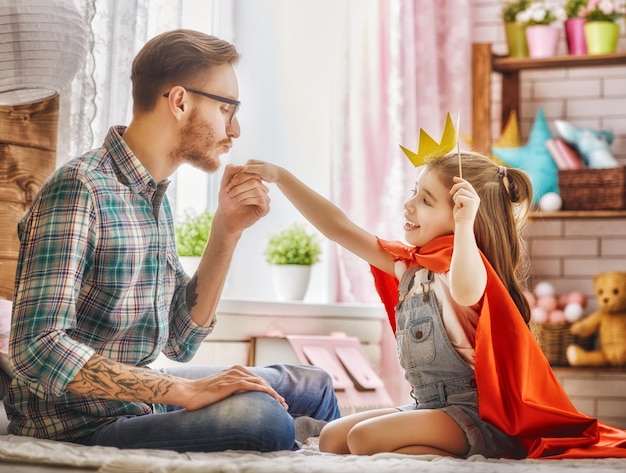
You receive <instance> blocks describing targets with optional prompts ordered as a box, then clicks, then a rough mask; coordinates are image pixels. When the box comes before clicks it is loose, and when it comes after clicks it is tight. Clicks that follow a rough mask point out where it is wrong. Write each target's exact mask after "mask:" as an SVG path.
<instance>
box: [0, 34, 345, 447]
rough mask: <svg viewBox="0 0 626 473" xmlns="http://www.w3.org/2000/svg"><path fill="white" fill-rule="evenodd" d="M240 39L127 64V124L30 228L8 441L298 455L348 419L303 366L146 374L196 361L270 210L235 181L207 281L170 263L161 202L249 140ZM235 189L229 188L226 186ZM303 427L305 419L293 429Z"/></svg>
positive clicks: (318, 374)
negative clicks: (239, 248)
mask: <svg viewBox="0 0 626 473" xmlns="http://www.w3.org/2000/svg"><path fill="white" fill-rule="evenodd" d="M238 57H239V54H238V52H237V51H236V49H235V47H234V46H233V45H231V44H230V43H227V42H225V41H222V40H220V39H217V38H215V37H212V36H208V35H205V34H203V33H199V32H195V31H190V30H176V31H171V32H167V33H164V34H161V35H159V36H157V37H155V38H153V39H152V40H150V41H149V42H148V43H147V44H146V45H145V46H144V47H143V48H142V50H141V51H140V52H139V54H138V55H137V56H136V58H135V59H134V61H133V66H132V75H131V80H132V85H133V118H132V120H131V122H130V124H129V125H128V127H127V128H124V127H120V126H118V127H112V128H111V129H110V131H109V133H108V135H107V137H106V138H105V140H104V143H103V145H102V147H101V148H98V149H96V150H93V151H90V152H88V153H86V154H84V155H83V156H81V157H79V158H77V159H75V160H73V161H70V162H68V163H67V164H65V165H64V166H62V167H61V168H60V169H58V170H57V171H56V172H55V173H54V174H53V175H52V176H51V177H50V178H49V179H48V181H47V182H46V183H45V184H44V186H43V187H42V189H41V190H40V192H39V193H38V195H37V197H36V198H35V200H34V202H33V204H32V206H31V208H30V209H29V210H28V212H27V213H26V215H25V216H24V217H23V219H22V220H21V221H20V223H19V225H18V233H19V237H20V256H19V261H18V269H17V275H16V276H17V278H16V294H15V299H14V301H15V302H14V309H13V322H12V332H11V340H10V356H11V364H12V367H13V369H14V371H15V379H14V381H13V383H12V386H11V389H10V392H9V394H8V397H7V398H6V400H5V403H6V409H7V414H8V416H9V419H10V425H9V431H10V432H11V433H13V434H18V435H26V436H32V437H39V438H49V439H58V440H66V441H73V442H77V443H81V444H86V445H109V446H116V447H119V448H159V449H171V450H177V451H219V450H226V449H248V450H259V451H270V450H279V449H291V448H295V445H296V444H295V427H294V418H299V419H300V420H302V421H304V422H302V423H301V424H302V425H304V427H305V428H307V427H310V426H311V425H312V424H313V426H315V425H316V421H315V420H311V417H312V418H314V419H317V420H319V421H320V422H318V424H323V422H324V421H330V420H332V419H334V418H336V417H338V415H339V411H338V408H337V402H336V398H335V395H334V392H333V387H332V382H331V380H330V377H329V376H328V375H327V374H326V373H324V372H323V371H321V370H319V369H316V368H312V367H306V366H299V367H297V366H284V365H280V366H272V367H267V368H244V367H241V366H234V367H231V368H228V369H223V368H215V367H213V368H190V367H183V368H175V369H170V370H166V371H157V370H152V369H150V368H147V367H146V365H148V364H149V363H151V362H152V361H154V360H155V359H156V357H157V356H158V354H159V353H160V352H161V351H163V352H164V353H165V354H166V355H167V356H168V357H169V358H172V359H176V360H179V361H187V360H189V359H190V358H191V357H192V356H193V354H194V353H195V352H196V350H197V348H198V347H199V345H200V344H201V343H202V341H203V340H204V338H205V337H206V336H207V335H208V334H209V333H211V331H212V328H213V326H214V324H215V322H216V319H215V315H214V313H215V310H216V307H217V304H218V301H219V297H220V294H221V291H222V287H223V284H224V280H225V278H226V274H227V270H228V266H229V264H230V261H231V257H232V254H233V251H234V249H235V246H236V244H237V242H238V240H239V238H240V236H241V234H242V232H243V230H244V229H245V228H247V227H249V226H250V225H252V224H253V223H255V222H256V221H257V220H258V219H259V218H261V217H263V216H264V215H266V214H267V212H268V211H269V198H268V193H267V192H268V190H267V188H266V187H265V186H264V185H263V184H262V183H261V182H260V181H259V180H258V178H256V177H255V176H252V175H250V176H246V177H247V178H246V179H244V180H243V183H241V184H238V185H235V186H229V183H230V180H231V178H232V177H233V176H234V175H236V174H237V173H239V172H240V171H241V166H226V168H225V171H224V177H223V179H222V183H221V186H220V191H219V197H218V208H217V210H216V212H215V214H214V219H213V223H212V230H211V234H210V239H209V242H208V243H207V246H206V249H205V252H204V255H203V256H202V259H201V262H200V265H199V268H198V271H197V272H196V274H195V275H194V276H193V277H192V278H191V279H189V277H188V276H187V275H186V274H185V273H184V271H183V269H182V266H181V265H180V262H179V260H178V257H177V255H176V248H175V242H174V232H173V220H172V215H171V210H170V206H169V203H168V200H167V197H166V195H165V191H166V189H167V186H168V183H169V181H168V177H169V176H171V175H172V173H174V171H176V169H177V168H178V167H179V166H180V165H181V164H183V163H190V164H192V165H194V166H196V167H198V168H200V169H203V170H205V171H207V172H214V171H216V170H217V169H218V168H219V156H220V155H221V154H223V153H225V152H227V151H228V150H229V149H230V147H231V146H232V142H233V139H235V138H237V137H238V136H239V133H240V129H239V123H238V121H237V117H236V113H237V109H238V107H239V101H238V100H237V97H238V94H239V92H238V84H237V78H236V75H235V71H234V64H235V63H236V61H237V60H238ZM231 187H232V188H231ZM296 424H298V421H296Z"/></svg>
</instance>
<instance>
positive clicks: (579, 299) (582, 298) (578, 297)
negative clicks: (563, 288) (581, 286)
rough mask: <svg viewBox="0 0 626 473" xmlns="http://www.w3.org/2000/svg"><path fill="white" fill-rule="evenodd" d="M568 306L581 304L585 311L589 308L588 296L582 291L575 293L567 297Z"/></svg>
mask: <svg viewBox="0 0 626 473" xmlns="http://www.w3.org/2000/svg"><path fill="white" fill-rule="evenodd" d="M567 302H568V304H571V303H574V304H580V306H581V307H582V308H583V309H584V308H585V307H587V296H586V295H585V294H584V293H582V292H581V291H573V292H571V293H570V294H569V296H568V297H567Z"/></svg>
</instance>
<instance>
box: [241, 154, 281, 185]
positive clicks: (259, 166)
mask: <svg viewBox="0 0 626 473" xmlns="http://www.w3.org/2000/svg"><path fill="white" fill-rule="evenodd" d="M243 169H244V171H245V172H248V173H251V174H256V175H257V176H259V177H260V178H261V179H262V180H264V181H265V182H273V183H276V182H277V181H278V179H279V178H280V172H281V168H280V167H278V166H276V165H275V164H271V163H268V162H265V161H259V160H258V159H249V160H248V161H246V164H245V165H244V168H243Z"/></svg>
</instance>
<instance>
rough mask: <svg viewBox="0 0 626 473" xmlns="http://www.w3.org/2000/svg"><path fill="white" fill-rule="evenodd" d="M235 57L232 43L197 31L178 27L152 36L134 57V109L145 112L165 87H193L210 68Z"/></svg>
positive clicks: (235, 53) (232, 60) (233, 61)
mask: <svg viewBox="0 0 626 473" xmlns="http://www.w3.org/2000/svg"><path fill="white" fill-rule="evenodd" d="M238 60H239V53H238V52H237V49H236V48H235V46H234V45H233V44H231V43H229V42H228V41H224V40H222V39H219V38H216V37H215V36H211V35H208V34H205V33H201V32H199V31H193V30H186V29H178V30H173V31H168V32H166V33H162V34H160V35H158V36H155V37H154V38H152V39H151V40H149V41H148V42H147V43H146V44H145V45H144V46H143V48H141V50H140V51H139V53H138V54H137V56H135V59H134V60H133V65H132V70H131V76H130V78H131V81H132V85H133V110H134V111H135V112H148V111H150V110H152V109H153V108H154V106H155V104H156V101H157V99H158V98H159V97H161V95H163V93H164V92H166V91H167V90H168V88H171V87H174V86H175V85H182V86H186V87H194V85H195V82H196V81H199V80H201V79H202V76H203V75H205V74H206V73H207V71H208V70H209V68H210V67H212V66H220V65H222V64H235V63H236V62H237V61H238Z"/></svg>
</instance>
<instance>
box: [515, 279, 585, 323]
mask: <svg viewBox="0 0 626 473" xmlns="http://www.w3.org/2000/svg"><path fill="white" fill-rule="evenodd" d="M524 296H525V297H526V300H527V301H528V304H529V305H530V308H531V320H532V321H533V322H535V323H539V324H543V323H552V324H564V323H568V322H569V323H573V322H576V321H578V320H580V319H581V318H583V316H584V313H585V308H586V307H587V296H585V294H583V293H582V292H581V291H572V292H569V293H566V294H561V295H557V294H556V293H555V289H554V286H553V285H552V284H550V283H549V282H547V281H542V282H539V283H538V284H537V285H536V286H535V288H534V291H533V292H529V291H526V292H525V293H524Z"/></svg>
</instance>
